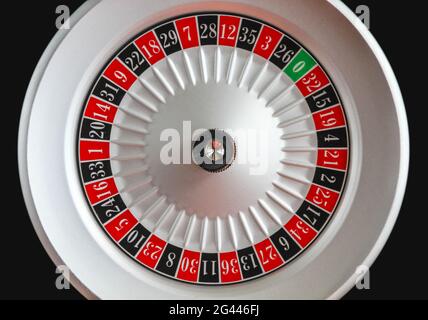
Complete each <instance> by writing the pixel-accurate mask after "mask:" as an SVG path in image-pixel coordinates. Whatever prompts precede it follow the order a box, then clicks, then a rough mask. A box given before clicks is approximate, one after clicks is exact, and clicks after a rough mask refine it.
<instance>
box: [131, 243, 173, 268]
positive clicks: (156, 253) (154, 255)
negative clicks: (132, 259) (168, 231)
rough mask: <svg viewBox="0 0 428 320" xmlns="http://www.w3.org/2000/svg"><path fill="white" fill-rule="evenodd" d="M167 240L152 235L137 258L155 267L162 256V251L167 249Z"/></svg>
mask: <svg viewBox="0 0 428 320" xmlns="http://www.w3.org/2000/svg"><path fill="white" fill-rule="evenodd" d="M165 246H166V242H165V241H163V240H162V239H159V238H158V237H156V236H155V235H152V236H151V237H150V239H149V240H147V243H146V244H145V245H144V247H143V249H141V252H140V253H139V254H138V256H137V260H138V261H140V262H142V263H143V264H144V265H146V266H148V267H150V268H152V269H154V268H155V267H156V264H157V263H158V261H159V259H160V258H161V256H162V252H163V250H164V249H165Z"/></svg>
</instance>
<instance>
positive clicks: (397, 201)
mask: <svg viewBox="0 0 428 320" xmlns="http://www.w3.org/2000/svg"><path fill="white" fill-rule="evenodd" d="M328 1H329V2H330V3H331V4H332V5H333V6H335V7H336V8H337V9H338V10H339V11H340V12H341V13H342V14H343V15H344V16H345V17H346V18H347V19H348V20H349V21H350V22H351V23H352V24H353V25H354V26H355V28H357V29H358V31H359V32H360V34H361V35H362V36H363V38H364V40H366V42H367V43H368V45H369V46H370V48H371V49H372V51H373V52H374V54H375V55H376V58H377V59H378V61H379V63H380V65H381V66H382V69H383V71H384V73H385V76H386V79H387V81H388V84H389V86H390V88H391V92H392V95H393V99H394V102H395V108H396V111H397V114H398V120H399V127H400V137H401V141H400V144H401V159H400V173H399V180H398V183H397V188H396V193H395V198H394V201H393V203H392V206H391V210H390V213H389V217H388V220H387V222H386V223H385V227H384V229H383V230H382V232H381V234H380V235H379V238H378V240H377V242H376V244H375V245H374V247H373V249H372V250H371V251H370V253H369V255H368V256H367V257H366V259H365V260H364V261H363V263H362V265H365V266H367V267H370V266H371V265H372V264H373V263H374V262H375V260H376V258H377V257H378V256H379V254H380V252H381V251H382V249H383V247H384V246H385V244H386V242H387V240H388V238H389V236H390V234H391V232H392V229H393V228H394V225H395V222H396V221H397V218H398V214H399V213H400V208H401V204H402V202H403V198H404V193H405V191H406V185H407V178H408V173H409V161H410V141H409V126H408V123H407V114H406V108H405V106H404V101H403V96H402V94H401V90H400V87H399V85H398V81H397V78H396V77H395V74H394V71H393V70H392V67H391V65H390V63H389V61H388V59H387V57H386V56H385V53H384V52H383V50H382V48H381V47H380V45H379V43H378V42H377V41H376V39H375V38H374V37H373V35H372V34H371V33H370V31H369V30H368V29H367V28H366V26H365V25H364V24H363V23H362V22H361V21H360V20H359V19H358V18H357V17H356V16H355V15H354V13H353V12H352V11H351V10H350V9H349V8H348V7H347V6H346V5H345V4H343V2H341V1H340V0H328ZM358 277H359V275H358V274H356V273H354V275H353V276H352V277H350V278H349V279H348V280H347V281H346V282H345V283H344V284H343V285H342V286H341V287H340V288H339V289H337V290H336V291H335V292H334V293H333V294H332V295H331V296H330V297H329V298H328V299H331V300H334V299H340V298H342V297H343V296H344V295H345V294H346V293H347V292H348V291H349V290H351V289H352V288H353V287H354V286H355V283H356V281H357V279H358Z"/></svg>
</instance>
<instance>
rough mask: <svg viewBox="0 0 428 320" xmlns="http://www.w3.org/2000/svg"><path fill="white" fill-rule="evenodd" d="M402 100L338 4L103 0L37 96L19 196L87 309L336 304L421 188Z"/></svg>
mask: <svg viewBox="0 0 428 320" xmlns="http://www.w3.org/2000/svg"><path fill="white" fill-rule="evenodd" d="M408 158H409V142H408V129H407V121H406V114H405V109H404V104H403V101H402V97H401V93H400V89H399V87H398V84H397V81H396V79H395V77H394V74H393V72H392V70H391V67H390V66H389V64H388V61H387V59H386V57H385V56H384V54H383V53H382V51H381V49H380V47H379V46H378V45H377V43H376V41H375V40H374V38H373V37H372V36H371V35H370V33H369V31H368V30H367V29H366V28H365V27H364V26H363V24H362V23H361V22H360V21H359V20H358V18H357V17H355V16H354V15H353V13H352V12H350V11H349V10H348V9H347V8H346V7H345V6H344V5H343V4H342V3H341V2H340V1H336V0H330V1H315V0H304V1H302V0H283V1H273V0H268V1H264V2H263V3H260V1H256V0H233V1H225V2H221V1H203V0H196V1H193V0H169V1H154V0H121V1H115V0H103V1H97V0H93V1H87V2H86V3H85V4H84V5H83V6H82V7H81V8H80V9H79V10H78V11H77V12H76V13H75V14H74V15H73V16H72V17H71V28H70V30H61V31H60V32H58V34H57V35H56V36H55V38H54V39H53V40H52V42H51V43H50V45H49V47H48V48H47V49H46V51H45V54H44V55H43V57H42V59H41V61H40V63H39V65H38V66H37V69H36V71H35V73H34V76H33V79H32V81H31V83H30V86H29V89H28V92H27V96H26V99H25V102H24V107H23V113H22V118H21V126H20V134H19V167H20V176H21V183H22V189H23V193H24V197H25V201H26V205H27V208H28V211H29V214H30V217H31V220H32V223H33V225H34V227H35V229H36V231H37V233H38V236H39V238H40V240H41V242H42V243H43V245H44V247H45V249H46V251H47V252H48V253H49V255H50V257H51V258H52V260H53V261H54V262H55V263H56V264H57V265H66V266H67V267H68V268H69V269H70V271H71V277H70V278H71V279H70V280H71V282H72V283H73V285H74V286H75V287H76V288H77V289H78V290H79V291H80V292H81V293H82V294H83V295H85V296H86V297H87V298H100V299H337V298H340V297H342V296H343V295H344V294H345V293H346V292H347V291H348V290H350V289H351V288H352V287H353V286H354V285H355V282H356V279H357V278H358V276H359V275H358V273H357V272H356V270H357V268H358V267H360V266H366V267H369V266H370V265H371V264H372V263H373V261H374V260H375V258H376V257H377V255H378V254H379V252H380V251H381V249H382V247H383V245H384V244H385V242H386V240H387V238H388V236H389V234H390V232H391V230H392V227H393V225H394V223H395V220H396V218H397V215H398V212H399V209H400V206H401V201H402V198H403V195H404V190H405V185H406V179H407V171H408Z"/></svg>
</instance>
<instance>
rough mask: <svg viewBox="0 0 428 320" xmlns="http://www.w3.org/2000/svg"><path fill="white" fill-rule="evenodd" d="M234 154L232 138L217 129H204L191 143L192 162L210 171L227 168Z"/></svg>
mask: <svg viewBox="0 0 428 320" xmlns="http://www.w3.org/2000/svg"><path fill="white" fill-rule="evenodd" d="M235 156H236V145H235V142H234V140H233V138H232V137H231V136H230V135H229V134H228V133H226V132H224V131H222V130H218V129H211V130H208V131H205V132H204V133H203V134H202V135H200V136H199V137H198V139H197V141H195V143H194V144H193V150H192V157H193V162H194V163H195V164H196V165H198V166H199V167H201V168H202V169H204V170H205V171H208V172H211V173H218V172H223V171H225V170H227V169H228V168H229V167H230V166H231V165H232V162H233V161H234V160H235Z"/></svg>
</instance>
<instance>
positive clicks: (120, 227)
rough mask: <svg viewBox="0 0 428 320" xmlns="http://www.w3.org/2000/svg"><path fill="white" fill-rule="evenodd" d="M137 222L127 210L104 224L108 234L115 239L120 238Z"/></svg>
mask: <svg viewBox="0 0 428 320" xmlns="http://www.w3.org/2000/svg"><path fill="white" fill-rule="evenodd" d="M137 223H138V221H137V219H135V217H134V215H133V214H132V213H131V211H129V210H127V211H125V212H124V213H122V214H120V215H118V216H117V217H116V218H114V219H113V220H112V221H110V222H109V223H108V224H107V225H106V226H105V228H106V230H107V232H108V234H109V235H110V236H111V237H112V238H113V239H114V240H115V241H119V240H120V239H122V238H123V237H124V236H125V235H126V234H127V233H128V232H129V231H130V230H131V229H132V228H133V227H134V226H135V225H136V224H137Z"/></svg>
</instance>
